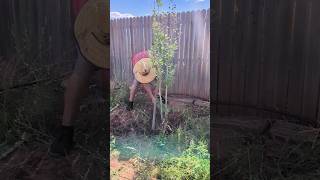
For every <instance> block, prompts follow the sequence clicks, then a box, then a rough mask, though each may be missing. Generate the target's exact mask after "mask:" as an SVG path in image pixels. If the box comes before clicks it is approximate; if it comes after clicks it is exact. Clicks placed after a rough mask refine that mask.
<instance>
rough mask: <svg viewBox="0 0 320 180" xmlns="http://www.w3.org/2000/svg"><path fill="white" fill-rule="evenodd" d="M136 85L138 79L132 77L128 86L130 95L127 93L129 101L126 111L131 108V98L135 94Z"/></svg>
mask: <svg viewBox="0 0 320 180" xmlns="http://www.w3.org/2000/svg"><path fill="white" fill-rule="evenodd" d="M137 86H138V81H137V80H136V79H134V80H133V82H132V85H131V86H130V87H129V89H130V95H129V102H128V106H127V110H128V111H131V110H132V109H133V98H134V95H135V94H136V89H137Z"/></svg>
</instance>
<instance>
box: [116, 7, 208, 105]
mask: <svg viewBox="0 0 320 180" xmlns="http://www.w3.org/2000/svg"><path fill="white" fill-rule="evenodd" d="M172 18H173V16H172V15H171V16H170V15H169V16H163V17H161V18H160V20H161V22H162V23H165V24H167V25H169V26H171V25H172V23H171V22H172V21H173V20H172ZM176 18H177V19H176V20H177V24H178V25H179V26H178V29H179V31H180V33H181V36H180V38H179V40H178V44H179V48H178V50H177V51H176V54H175V57H174V63H175V64H176V69H175V72H176V73H175V80H174V82H173V86H172V87H171V88H170V89H169V93H172V94H182V95H189V96H195V97H199V98H203V99H207V100H209V98H210V92H209V90H210V82H209V81H210V10H201V11H192V12H182V13H178V14H177V16H176ZM151 26H152V17H151V16H144V17H134V18H123V19H114V20H111V23H110V43H111V46H110V58H111V59H110V60H111V78H112V79H115V80H120V81H126V82H128V83H131V81H132V79H133V74H132V64H131V57H132V55H133V54H134V53H137V52H139V51H142V50H147V49H150V47H151V42H152V27H151ZM170 33H171V32H170ZM170 33H169V34H170Z"/></svg>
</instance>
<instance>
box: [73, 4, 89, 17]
mask: <svg viewBox="0 0 320 180" xmlns="http://www.w3.org/2000/svg"><path fill="white" fill-rule="evenodd" d="M87 1H88V0H72V14H73V17H77V15H78V14H79V12H80V9H81V8H82V6H83V5H84V4H85V3H86V2H87Z"/></svg>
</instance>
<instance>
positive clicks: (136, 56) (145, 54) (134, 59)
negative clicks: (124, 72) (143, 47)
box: [132, 51, 150, 66]
mask: <svg viewBox="0 0 320 180" xmlns="http://www.w3.org/2000/svg"><path fill="white" fill-rule="evenodd" d="M149 57H150V56H149V53H148V51H141V52H139V53H137V54H134V55H133V56H132V64H133V66H134V65H135V64H136V63H137V62H138V61H140V60H141V59H143V58H149Z"/></svg>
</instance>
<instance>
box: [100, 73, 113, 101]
mask: <svg viewBox="0 0 320 180" xmlns="http://www.w3.org/2000/svg"><path fill="white" fill-rule="evenodd" d="M97 73H98V75H99V79H98V88H99V90H100V91H101V92H102V97H103V98H105V99H106V98H107V90H108V89H109V88H110V87H109V86H108V85H109V83H108V80H109V69H101V70H99V71H98V72H97Z"/></svg>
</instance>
